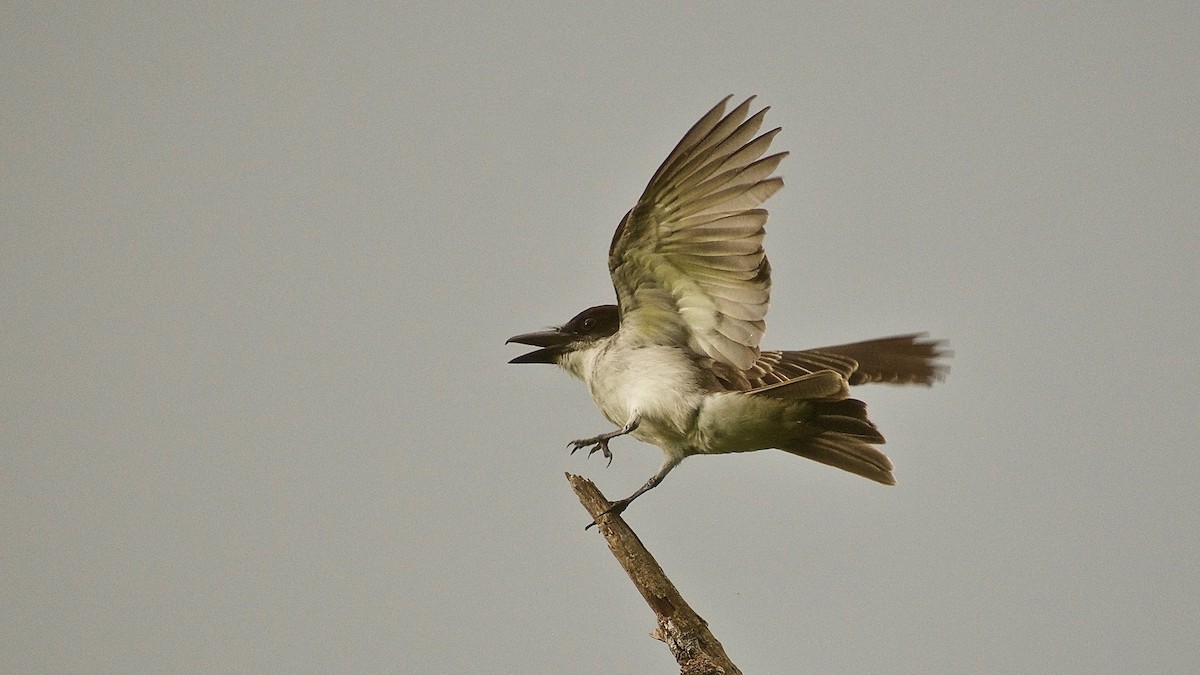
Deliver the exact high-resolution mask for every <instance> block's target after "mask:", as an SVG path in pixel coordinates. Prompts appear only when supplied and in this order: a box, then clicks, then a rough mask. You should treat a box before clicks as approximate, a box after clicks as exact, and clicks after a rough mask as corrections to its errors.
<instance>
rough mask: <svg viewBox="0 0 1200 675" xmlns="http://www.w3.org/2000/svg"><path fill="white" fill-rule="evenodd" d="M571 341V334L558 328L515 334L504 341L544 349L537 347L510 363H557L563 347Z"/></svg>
mask: <svg viewBox="0 0 1200 675" xmlns="http://www.w3.org/2000/svg"><path fill="white" fill-rule="evenodd" d="M570 341H571V336H570V335H568V334H566V333H564V332H562V330H560V329H558V328H551V329H549V330H542V331H538V332H536V333H522V334H520V335H514V336H512V337H510V338H508V340H506V341H505V342H504V344H508V343H510V342H515V343H517V344H521V345H533V346H534V347H542V348H543V349H535V350H533V351H531V352H529V353H528V354H522V355H520V356H518V357H517V358H515V359H513V360H511V361H509V363H555V362H556V361H555V358H556V357H557V356H558V355H559V354H562V353H563V348H564V347H566V346H567V343H569V342H570Z"/></svg>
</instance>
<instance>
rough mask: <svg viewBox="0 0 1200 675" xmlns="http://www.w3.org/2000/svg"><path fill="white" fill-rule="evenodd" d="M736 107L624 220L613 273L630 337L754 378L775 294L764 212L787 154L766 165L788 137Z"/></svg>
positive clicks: (696, 132)
mask: <svg viewBox="0 0 1200 675" xmlns="http://www.w3.org/2000/svg"><path fill="white" fill-rule="evenodd" d="M728 100H729V99H728V98H726V99H725V100H723V101H721V102H720V103H718V104H717V105H716V107H714V108H713V109H712V110H710V111H709V112H708V113H707V114H706V115H705V116H704V117H702V118H701V119H700V121H699V122H697V123H696V124H695V126H693V127H692V128H691V130H689V131H688V132H687V134H686V135H684V137H683V140H681V141H679V144H678V145H676V146H675V149H674V150H672V151H671V154H670V155H668V156H667V159H666V161H664V162H663V163H662V166H660V167H659V168H658V171H657V172H655V174H654V177H653V178H651V179H650V183H649V185H647V186H646V190H645V192H644V193H642V197H641V199H639V200H638V203H637V204H636V205H635V206H634V207H633V209H632V210H630V211H629V213H627V214H625V218H623V219H622V220H621V224H620V226H619V227H618V228H617V231H616V234H614V235H613V241H612V245H611V246H610V247H609V251H608V269H609V271H610V272H611V274H612V279H613V286H614V287H615V288H616V291H617V303H618V305H619V306H620V311H621V326H622V330H634V331H636V332H637V333H638V334H639V335H642V336H644V337H645V338H647V339H649V340H650V341H654V342H662V343H664V344H687V345H688V346H689V347H690V348H691V349H692V350H693V351H695V352H696V353H697V354H698V355H701V356H708V357H710V358H712V359H713V360H714V361H715V362H717V363H720V364H723V365H725V366H728V367H730V368H735V369H739V370H745V369H747V368H751V367H752V366H754V364H755V362H756V361H757V360H758V356H759V354H758V344H759V341H760V340H761V339H762V335H763V331H764V330H765V327H766V324H765V322H764V321H763V318H764V317H765V316H766V314H767V304H768V302H769V300H770V294H771V268H770V265H769V264H768V263H767V258H766V255H764V253H763V248H762V240H763V225H764V224H765V223H766V222H767V212H766V211H765V210H764V209H758V208H755V207H757V206H758V205H759V204H761V203H762V202H763V201H764V200H766V199H767V198H768V197H770V196H771V195H772V194H774V193H775V192H776V191H777V190H779V188H781V187H783V180H782V179H781V178H778V177H774V178H770V177H769V176H770V175H771V173H773V172H774V171H775V168H776V167H777V166H779V162H780V160H782V159H783V158H784V157H785V156H786V155H787V153H779V154H775V155H771V156H769V157H762V155H763V153H765V152H766V151H767V148H769V147H770V145H771V140H772V139H773V138H774V137H775V134H777V133H778V132H779V129H773V130H771V131H768V132H766V133H764V134H761V135H758V136H756V135H755V134H757V133H758V129H759V127H760V126H761V125H762V120H763V116H764V115H765V114H766V112H767V108H764V109H762V110H760V111H759V112H758V113H756V114H754V115H752V116H750V117H749V118H747V113H748V112H749V110H750V102H751V101H752V100H753V98H749V99H746V101H745V102H744V103H742V104H741V105H739V106H737V107H736V108H734V109H733V110H732V111H730V113H729V114H728V115H724V111H725V104H726V102H727V101H728ZM760 157H762V159H759V158H760Z"/></svg>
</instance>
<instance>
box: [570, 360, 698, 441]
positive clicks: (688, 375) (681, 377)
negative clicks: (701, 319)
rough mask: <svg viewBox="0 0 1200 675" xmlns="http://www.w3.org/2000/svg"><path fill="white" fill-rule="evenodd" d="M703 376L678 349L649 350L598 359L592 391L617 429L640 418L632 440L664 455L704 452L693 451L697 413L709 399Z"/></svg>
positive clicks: (590, 385) (589, 385)
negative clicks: (646, 444) (662, 451)
mask: <svg viewBox="0 0 1200 675" xmlns="http://www.w3.org/2000/svg"><path fill="white" fill-rule="evenodd" d="M701 376H702V373H700V372H699V371H697V369H696V367H695V365H694V364H693V363H692V361H691V360H690V359H688V358H687V357H686V356H684V355H683V354H681V352H680V351H679V350H678V349H672V348H669V347H660V346H647V347H642V348H639V349H633V350H627V351H626V350H622V351H620V352H618V353H617V356H616V357H615V358H614V357H613V356H612V352H610V353H609V354H606V355H604V356H602V357H601V358H599V359H597V361H596V364H595V370H594V372H593V373H592V377H591V378H590V381H589V382H588V388H589V390H590V392H591V394H592V400H593V401H595V403H596V407H598V408H599V409H600V412H601V413H603V414H604V416H605V417H606V418H607V419H608V421H610V422H612V423H613V424H615V425H617V426H625V425H626V424H627V423H628V422H629V421H630V420H631V419H633V418H634V417H635V416H636V417H637V420H638V427H637V429H635V430H634V431H633V433H632V434H631V435H632V436H633V437H634V438H636V439H638V440H639V441H643V442H646V443H651V444H653V445H657V446H658V447H660V448H662V449H663V450H664V451H668V452H672V453H681V454H693V453H696V452H702V450H700V449H699V448H697V447H694V446H695V445H696V444H697V440H698V439H697V438H696V431H697V429H696V418H697V412H698V411H699V409H700V406H701V404H702V402H703V400H704V397H705V395H706V391H705V387H706V383H702V382H700V381H699V378H700V377H701Z"/></svg>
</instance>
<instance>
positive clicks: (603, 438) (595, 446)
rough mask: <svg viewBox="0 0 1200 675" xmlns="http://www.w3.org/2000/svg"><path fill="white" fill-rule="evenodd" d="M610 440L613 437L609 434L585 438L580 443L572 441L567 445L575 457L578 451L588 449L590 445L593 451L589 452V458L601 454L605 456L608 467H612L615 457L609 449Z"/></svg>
mask: <svg viewBox="0 0 1200 675" xmlns="http://www.w3.org/2000/svg"><path fill="white" fill-rule="evenodd" d="M609 438H611V436H609V435H607V434H600V435H599V436H593V437H591V438H583V439H580V440H578V441H571V442H570V443H568V444H567V447H568V448H570V449H571V454H572V455H573V454H575V451H576V450H579V449H580V448H586V447H588V446H589V445H590V446H591V448H592V449H591V450H588V457H591V456H592V455H594V454H596V453H597V452H599V453H600V454H602V455H604V458H605V459H607V460H608V466H612V460H613V455H612V451H611V450H609V449H608V440H609Z"/></svg>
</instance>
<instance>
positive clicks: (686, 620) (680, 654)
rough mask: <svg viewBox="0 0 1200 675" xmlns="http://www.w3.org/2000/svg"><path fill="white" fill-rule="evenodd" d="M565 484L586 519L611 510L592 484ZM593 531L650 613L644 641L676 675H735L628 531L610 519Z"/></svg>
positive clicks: (699, 621) (709, 635)
mask: <svg viewBox="0 0 1200 675" xmlns="http://www.w3.org/2000/svg"><path fill="white" fill-rule="evenodd" d="M567 480H568V481H569V482H570V483H571V487H572V488H573V489H574V490H575V494H576V496H578V497H579V501H580V503H582V504H583V507H584V508H585V509H587V511H588V513H590V514H591V516H592V518H596V517H598V516H599V515H600V513H602V512H603V511H604V510H605V509H607V508H608V507H609V506H610V505H611V504H610V503H609V501H608V500H607V499H605V498H604V495H603V494H601V493H600V490H599V489H598V488H597V487H596V485H595V484H594V483H592V481H590V480H588V479H586V478H583V477H582V476H576V475H574V474H570V473H568V474H567ZM599 526H600V528H599V529H600V532H601V533H602V534H603V535H604V539H605V541H607V542H608V548H609V550H611V551H612V554H613V555H614V556H615V557H616V558H617V562H619V563H621V567H623V568H625V573H626V574H628V575H629V578H630V580H632V581H633V585H634V586H636V587H637V589H638V592H639V593H641V594H642V597H643V598H645V599H646V604H648V605H650V609H651V610H653V611H654V615H655V617H657V619H658V627H657V628H656V629H655V630H654V632H653V633H651V634H650V635H651V637H653V638H655V639H658V640H662V641H663V642H665V643H666V644H667V647H668V648H669V649H670V650H671V654H672V655H674V656H675V661H676V662H677V663H678V664H679V672H680V675H741V672H742V671H740V670H738V667H737V666H735V665H733V662H731V661H730V660H729V657H728V656H726V655H725V649H724V648H722V647H721V643H720V642H718V641H717V638H715V637H713V634H712V633H711V632H710V631H709V630H708V623H706V622H705V621H704V619H702V618H700V615H698V614H696V612H694V611H692V608H691V607H689V606H688V604H687V602H685V601H684V599H683V597H682V596H680V595H679V591H678V590H676V589H675V585H674V584H672V583H671V580H670V579H668V578H667V575H666V574H664V573H663V571H662V568H661V567H659V566H658V563H657V562H655V560H654V557H653V556H651V555H650V552H649V551H647V550H646V547H645V546H643V545H642V542H641V540H640V539H638V537H637V535H636V534H634V533H633V530H631V529H629V525H627V524H626V523H625V521H624V520H622V519H621V517H620V516H619V515H611V514H610V515H607V516H604V517H603V518H601V519H600V522H599Z"/></svg>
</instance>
